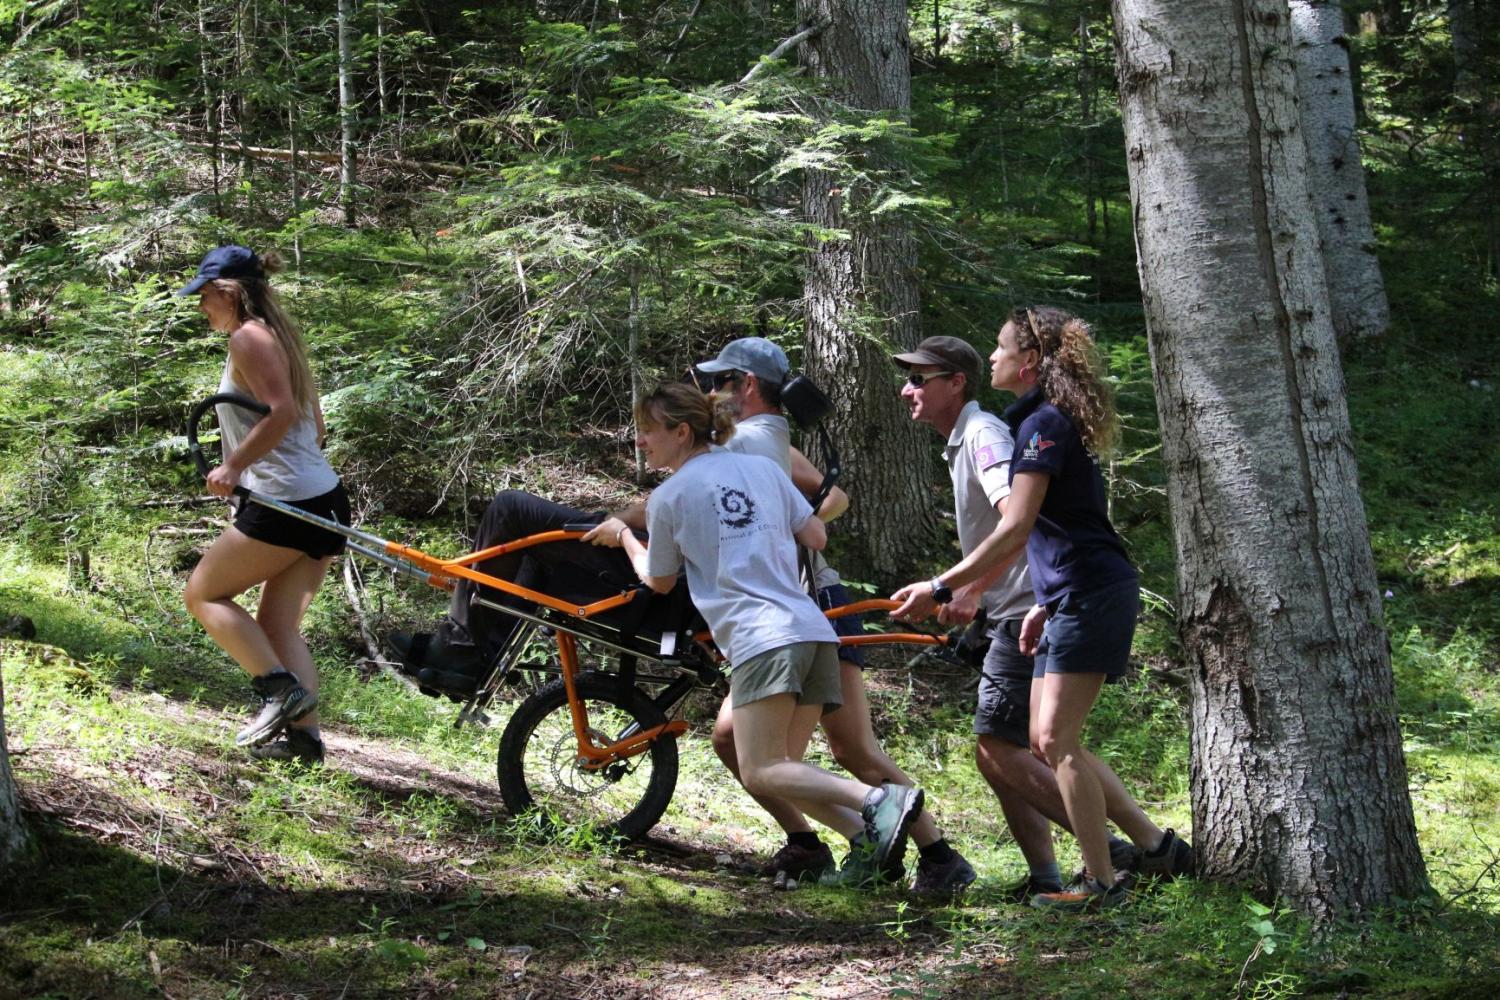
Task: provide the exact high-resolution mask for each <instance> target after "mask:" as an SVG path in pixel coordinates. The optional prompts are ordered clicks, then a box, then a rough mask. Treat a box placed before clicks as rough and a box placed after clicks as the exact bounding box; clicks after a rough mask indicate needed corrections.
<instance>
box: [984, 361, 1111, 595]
mask: <svg viewBox="0 0 1500 1000" xmlns="http://www.w3.org/2000/svg"><path fill="white" fill-rule="evenodd" d="M1004 419H1005V422H1006V423H1007V424H1009V425H1010V428H1011V431H1012V432H1013V433H1014V435H1015V439H1016V450H1015V454H1014V455H1013V456H1012V458H1011V463H1010V478H1011V481H1012V482H1014V481H1015V478H1016V473H1018V472H1045V473H1046V474H1047V475H1048V476H1050V477H1051V481H1050V482H1049V483H1048V484H1047V495H1046V496H1045V497H1043V498H1042V509H1041V510H1040V511H1039V512H1038V513H1037V518H1036V524H1035V526H1033V527H1032V529H1031V534H1030V536H1028V537H1027V539H1026V561H1027V564H1028V565H1029V566H1030V567H1031V589H1032V590H1033V591H1034V592H1035V593H1036V600H1037V603H1038V604H1047V605H1052V604H1054V602H1056V601H1057V600H1059V599H1060V598H1061V597H1062V596H1063V595H1065V594H1067V593H1068V592H1069V591H1075V590H1076V591H1078V592H1080V593H1082V592H1085V591H1090V590H1095V589H1097V588H1099V587H1103V586H1106V585H1108V584H1111V583H1121V582H1124V581H1126V580H1135V579H1137V576H1136V572H1135V567H1134V566H1132V565H1131V564H1130V559H1129V558H1128V557H1127V556H1126V555H1125V544H1124V543H1123V542H1121V541H1120V536H1119V535H1117V534H1115V529H1114V527H1113V526H1112V525H1110V523H1109V513H1108V511H1109V508H1108V506H1106V503H1105V494H1104V476H1103V475H1102V474H1101V473H1100V471H1099V461H1098V459H1096V458H1095V457H1094V456H1093V455H1091V454H1090V453H1089V450H1088V449H1087V448H1086V447H1084V444H1083V438H1082V437H1081V436H1080V435H1079V433H1078V428H1076V427H1074V426H1073V421H1072V420H1070V419H1069V418H1068V416H1067V415H1066V414H1064V413H1063V412H1062V411H1061V410H1059V409H1058V408H1057V407H1055V406H1053V405H1052V404H1051V403H1049V402H1047V401H1046V400H1045V399H1044V398H1043V397H1042V392H1041V390H1040V389H1033V390H1031V391H1030V392H1028V393H1027V394H1026V395H1024V396H1022V397H1021V398H1020V399H1018V400H1016V401H1015V402H1014V403H1012V404H1011V405H1010V407H1009V408H1007V409H1006V411H1005V414H1004Z"/></svg>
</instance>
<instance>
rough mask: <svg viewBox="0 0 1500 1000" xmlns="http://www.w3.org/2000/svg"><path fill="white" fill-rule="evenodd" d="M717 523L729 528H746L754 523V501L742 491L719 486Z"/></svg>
mask: <svg viewBox="0 0 1500 1000" xmlns="http://www.w3.org/2000/svg"><path fill="white" fill-rule="evenodd" d="M719 522H720V523H721V524H723V525H725V526H726V527H730V528H748V527H749V526H750V525H751V524H753V523H754V522H755V501H754V500H751V499H750V497H749V496H748V495H747V494H746V493H744V492H743V491H742V490H736V489H732V488H730V487H728V486H720V487H719Z"/></svg>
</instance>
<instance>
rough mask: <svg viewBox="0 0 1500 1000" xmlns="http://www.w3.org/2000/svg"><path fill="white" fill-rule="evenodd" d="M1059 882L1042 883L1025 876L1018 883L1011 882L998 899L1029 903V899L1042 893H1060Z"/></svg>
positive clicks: (1001, 891) (1060, 885) (1060, 886)
mask: <svg viewBox="0 0 1500 1000" xmlns="http://www.w3.org/2000/svg"><path fill="white" fill-rule="evenodd" d="M1062 888H1063V887H1062V883H1061V882H1043V881H1041V880H1039V879H1036V878H1033V877H1032V876H1031V875H1029V874H1028V875H1026V876H1025V877H1023V878H1022V879H1021V880H1020V881H1019V882H1012V883H1011V884H1010V885H1008V886H1006V887H1005V888H1003V889H1001V890H1000V897H1001V898H1002V899H1006V900H1009V901H1010V902H1012V903H1029V902H1030V901H1031V897H1032V896H1035V895H1038V894H1040V893H1043V892H1062Z"/></svg>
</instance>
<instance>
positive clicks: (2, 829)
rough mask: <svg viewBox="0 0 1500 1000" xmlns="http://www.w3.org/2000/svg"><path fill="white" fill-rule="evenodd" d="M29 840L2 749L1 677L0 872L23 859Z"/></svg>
mask: <svg viewBox="0 0 1500 1000" xmlns="http://www.w3.org/2000/svg"><path fill="white" fill-rule="evenodd" d="M30 845H31V839H30V837H29V836H28V835H27V833H26V825H25V823H23V822H22V820H21V806H20V803H19V802H18V801H17V800H16V779H15V777H14V776H13V775H12V774H11V772H10V754H9V753H8V752H7V751H6V749H5V678H4V677H0V871H3V870H4V869H5V868H6V867H8V866H9V865H10V864H11V862H13V861H16V860H18V859H19V858H21V857H22V856H24V855H25V854H26V853H27V851H28V850H29V849H30Z"/></svg>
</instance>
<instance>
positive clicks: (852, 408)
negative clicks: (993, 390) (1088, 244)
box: [797, 0, 937, 581]
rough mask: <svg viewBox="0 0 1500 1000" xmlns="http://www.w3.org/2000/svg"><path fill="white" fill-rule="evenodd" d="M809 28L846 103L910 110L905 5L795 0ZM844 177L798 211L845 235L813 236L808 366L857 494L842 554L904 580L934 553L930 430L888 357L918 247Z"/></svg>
mask: <svg viewBox="0 0 1500 1000" xmlns="http://www.w3.org/2000/svg"><path fill="white" fill-rule="evenodd" d="M797 14H798V17H799V18H800V19H801V21H802V23H803V24H815V23H826V24H827V25H828V27H827V28H825V29H824V30H823V31H821V32H820V33H818V34H817V35H815V36H814V37H812V38H811V39H810V40H808V41H807V42H805V43H804V44H803V46H802V59H803V63H804V64H805V65H806V66H807V67H808V69H809V71H810V72H811V74H812V76H813V77H814V78H816V79H819V80H822V81H826V82H827V83H828V84H829V85H830V86H831V87H832V88H833V90H834V92H835V93H836V94H837V97H838V99H839V100H840V101H842V102H843V103H845V104H847V105H849V106H851V107H854V108H857V109H860V110H864V111H870V112H877V111H888V112H893V113H895V114H899V115H902V116H905V115H908V114H909V113H910V110H911V66H910V39H909V37H908V31H907V11H906V5H905V4H904V3H898V2H894V0H798V4H797ZM842 188H843V184H842V181H841V179H840V178H838V177H837V176H833V175H830V174H828V173H825V172H821V171H809V172H808V173H807V174H806V176H805V177H804V178H803V183H802V210H803V212H804V214H805V215H806V217H807V218H808V219H809V220H810V221H811V222H813V223H815V224H817V225H818V226H821V227H824V228H826V229H833V230H845V231H847V232H848V233H849V238H848V239H845V240H840V239H834V240H827V241H823V242H819V243H817V244H815V245H814V246H813V247H812V248H811V250H810V252H809V254H808V261H807V272H806V277H805V279H804V286H803V305H804V310H805V316H804V322H805V337H806V348H807V350H806V359H805V360H806V365H805V367H806V368H807V370H808V373H809V374H810V375H811V376H812V378H813V380H814V381H815V382H817V383H818V384H819V385H820V386H822V387H823V388H824V389H825V390H826V391H827V392H828V394H829V396H830V397H831V398H832V399H833V400H834V413H833V415H832V416H831V417H830V418H829V419H830V430H831V431H832V432H833V435H834V437H835V439H836V440H837V441H838V442H839V446H840V448H841V450H842V452H841V457H842V459H843V468H844V479H843V485H844V488H845V489H846V490H848V491H849V495H850V496H851V497H852V498H853V503H852V504H851V506H850V508H849V513H848V514H846V515H845V516H844V517H843V518H842V520H841V522H840V523H841V524H842V523H844V522H847V527H846V528H844V529H842V530H841V531H840V538H841V539H842V540H843V542H844V543H846V547H845V548H844V549H843V550H842V555H841V561H842V564H843V566H844V568H845V569H847V570H848V571H849V572H850V573H851V575H855V576H858V577H861V578H863V579H867V580H879V581H886V580H897V579H902V578H904V577H906V576H908V575H910V573H911V572H912V571H913V570H914V569H915V568H916V566H917V564H918V561H919V560H920V559H921V558H922V557H923V555H924V554H925V553H928V552H930V551H931V543H932V538H933V535H934V533H935V531H936V527H937V518H936V513H935V508H934V504H933V501H932V497H931V495H930V492H929V490H928V488H927V481H928V477H927V475H926V474H925V473H926V471H927V470H928V469H929V468H931V465H932V449H933V442H932V440H931V439H930V437H931V436H930V433H926V434H924V433H923V430H924V429H923V428H920V427H918V426H916V425H915V424H914V423H913V422H912V420H911V419H910V416H909V414H908V412H907V410H906V407H905V406H904V405H903V404H902V402H901V398H900V396H899V394H898V393H897V391H896V387H895V385H894V381H893V378H892V373H893V371H894V369H893V367H892V365H891V361H890V353H891V351H892V349H895V350H898V351H899V350H904V349H909V348H910V347H911V346H912V345H914V344H915V343H916V342H917V340H918V313H917V309H918V299H917V250H916V243H915V241H914V239H913V238H912V234H911V232H910V230H909V229H908V227H906V226H905V225H904V224H902V223H900V222H881V223H877V222H872V221H866V220H865V219H854V218H851V217H850V216H848V215H847V214H846V212H845V193H844V191H843V190H842Z"/></svg>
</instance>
